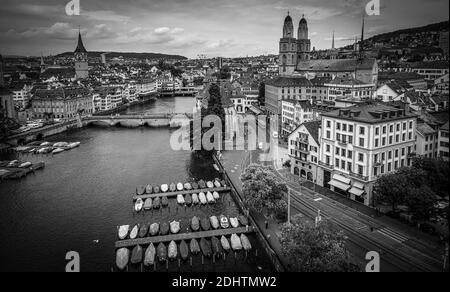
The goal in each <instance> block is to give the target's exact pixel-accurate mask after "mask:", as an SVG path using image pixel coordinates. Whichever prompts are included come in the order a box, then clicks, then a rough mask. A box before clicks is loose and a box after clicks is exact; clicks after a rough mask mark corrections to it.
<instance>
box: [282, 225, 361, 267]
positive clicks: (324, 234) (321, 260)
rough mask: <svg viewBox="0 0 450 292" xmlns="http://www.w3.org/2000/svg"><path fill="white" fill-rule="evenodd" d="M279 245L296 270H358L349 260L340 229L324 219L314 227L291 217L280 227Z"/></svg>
mask: <svg viewBox="0 0 450 292" xmlns="http://www.w3.org/2000/svg"><path fill="white" fill-rule="evenodd" d="M281 246H282V249H283V253H284V255H285V256H286V258H288V259H289V262H290V265H291V270H292V271H295V272H357V271H360V268H359V267H358V266H356V265H355V264H352V263H350V262H349V260H348V257H347V252H346V249H345V238H344V234H343V232H342V231H336V230H334V229H333V228H332V226H331V225H330V224H329V223H328V222H327V221H322V222H320V223H319V224H318V225H317V226H316V225H315V224H314V223H312V222H309V221H305V220H303V219H301V218H298V217H297V218H296V217H294V218H293V220H292V223H291V224H290V225H289V224H285V225H284V226H283V228H282V236H281Z"/></svg>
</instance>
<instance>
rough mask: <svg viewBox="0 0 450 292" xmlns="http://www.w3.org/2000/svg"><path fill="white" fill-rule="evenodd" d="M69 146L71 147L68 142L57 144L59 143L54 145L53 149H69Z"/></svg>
mask: <svg viewBox="0 0 450 292" xmlns="http://www.w3.org/2000/svg"><path fill="white" fill-rule="evenodd" d="M68 145H69V143H67V142H57V143H55V144H53V147H57V148H59V147H67V146H68Z"/></svg>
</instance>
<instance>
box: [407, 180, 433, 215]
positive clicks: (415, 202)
mask: <svg viewBox="0 0 450 292" xmlns="http://www.w3.org/2000/svg"><path fill="white" fill-rule="evenodd" d="M405 203H406V205H407V206H408V208H409V211H410V212H411V214H412V215H413V218H414V220H416V221H426V220H429V219H430V218H431V217H432V215H433V214H434V212H435V204H436V195H435V193H434V192H433V191H432V190H431V189H430V188H429V187H428V186H425V185H423V186H421V187H420V188H415V189H411V190H410V191H409V194H408V196H407V197H406V202H405Z"/></svg>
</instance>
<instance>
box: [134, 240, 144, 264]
mask: <svg viewBox="0 0 450 292" xmlns="http://www.w3.org/2000/svg"><path fill="white" fill-rule="evenodd" d="M142 256H143V250H142V247H141V246H140V245H139V244H138V245H136V246H135V247H134V248H133V252H132V253H131V263H132V264H133V265H136V264H140V263H141V262H142Z"/></svg>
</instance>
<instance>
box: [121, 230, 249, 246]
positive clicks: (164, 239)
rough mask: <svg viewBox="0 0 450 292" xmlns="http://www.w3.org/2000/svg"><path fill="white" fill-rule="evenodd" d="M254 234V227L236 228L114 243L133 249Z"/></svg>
mask: <svg viewBox="0 0 450 292" xmlns="http://www.w3.org/2000/svg"><path fill="white" fill-rule="evenodd" d="M253 232H255V230H254V227H252V226H247V227H238V228H227V229H216V230H208V231H199V232H191V233H179V234H170V235H163V236H153V237H146V238H136V239H127V240H120V241H117V242H116V249H118V248H124V247H133V246H136V245H149V244H150V243H159V242H170V241H181V240H191V239H193V238H195V239H199V238H204V237H213V236H216V237H218V236H222V235H223V236H226V235H232V234H242V233H253Z"/></svg>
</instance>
